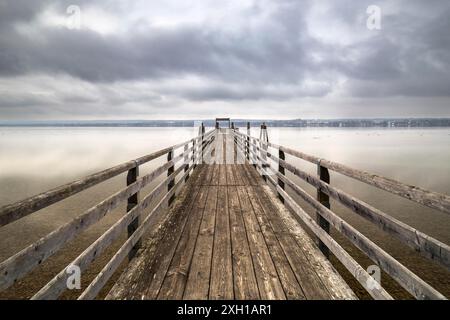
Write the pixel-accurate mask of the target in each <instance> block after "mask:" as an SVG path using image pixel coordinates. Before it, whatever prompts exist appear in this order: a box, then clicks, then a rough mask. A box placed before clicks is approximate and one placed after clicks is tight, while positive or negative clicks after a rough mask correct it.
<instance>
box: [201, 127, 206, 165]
mask: <svg viewBox="0 0 450 320" xmlns="http://www.w3.org/2000/svg"><path fill="white" fill-rule="evenodd" d="M200 130H201V135H202V140H201V144H200V148H201V158H200V159H201V163H203V151H204V150H205V145H204V143H205V141H204V139H205V126H204V125H203V122H202V125H201V127H200Z"/></svg>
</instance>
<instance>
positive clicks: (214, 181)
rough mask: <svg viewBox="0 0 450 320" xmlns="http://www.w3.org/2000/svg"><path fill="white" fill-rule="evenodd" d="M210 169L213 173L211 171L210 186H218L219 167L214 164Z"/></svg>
mask: <svg viewBox="0 0 450 320" xmlns="http://www.w3.org/2000/svg"><path fill="white" fill-rule="evenodd" d="M212 167H213V171H212V176H211V182H210V184H211V185H212V186H218V185H219V165H218V164H214V165H213V166H212Z"/></svg>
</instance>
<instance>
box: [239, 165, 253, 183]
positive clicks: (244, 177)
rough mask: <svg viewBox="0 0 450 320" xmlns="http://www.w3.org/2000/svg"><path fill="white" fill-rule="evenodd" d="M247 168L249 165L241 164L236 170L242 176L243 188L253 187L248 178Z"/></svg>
mask: <svg viewBox="0 0 450 320" xmlns="http://www.w3.org/2000/svg"><path fill="white" fill-rule="evenodd" d="M246 166H248V165H246V164H240V165H238V166H237V167H236V170H237V171H239V175H240V176H241V179H242V185H243V186H249V185H251V182H250V180H249V177H248V175H247V173H246V172H245V170H247V168H246Z"/></svg>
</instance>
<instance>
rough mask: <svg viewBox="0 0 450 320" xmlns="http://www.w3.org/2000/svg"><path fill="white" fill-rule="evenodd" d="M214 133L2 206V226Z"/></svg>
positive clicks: (211, 131)
mask: <svg viewBox="0 0 450 320" xmlns="http://www.w3.org/2000/svg"><path fill="white" fill-rule="evenodd" d="M213 133H214V130H210V131H209V132H208V133H206V134H205V135H199V136H197V137H195V138H192V139H190V140H188V141H185V142H182V143H179V144H176V145H173V146H171V147H168V148H165V149H162V150H159V151H156V152H153V153H151V154H148V155H145V156H143V157H140V158H137V159H134V160H130V161H128V162H125V163H122V164H119V165H117V166H114V167H112V168H109V169H106V170H103V171H100V172H97V173H94V174H91V175H89V176H86V177H84V178H81V179H79V180H76V181H73V182H70V183H68V184H65V185H63V186H60V187H57V188H54V189H52V190H49V191H46V192H43V193H40V194H38V195H35V196H32V197H30V198H28V199H25V200H22V201H18V202H16V203H13V204H9V205H6V206H3V207H1V208H0V227H1V226H4V225H7V224H10V223H12V222H14V221H16V220H19V219H21V218H23V217H25V216H27V215H29V214H31V213H33V212H36V211H38V210H41V209H44V208H46V207H48V206H50V205H52V204H54V203H56V202H59V201H61V200H64V199H66V198H68V197H70V196H72V195H74V194H77V193H79V192H81V191H83V190H86V189H88V188H90V187H92V186H95V185H97V184H99V183H101V182H104V181H106V180H109V179H111V178H113V177H115V176H118V175H119V174H121V173H124V172H126V171H129V170H131V169H133V168H136V167H138V166H140V165H143V164H145V163H147V162H150V161H152V160H154V159H156V158H159V157H161V156H163V155H165V154H168V153H169V152H170V151H173V150H176V149H179V148H181V147H184V145H186V144H189V143H195V142H196V141H199V140H201V139H202V137H203V139H208V138H209V137H210V136H211V135H212V134H213Z"/></svg>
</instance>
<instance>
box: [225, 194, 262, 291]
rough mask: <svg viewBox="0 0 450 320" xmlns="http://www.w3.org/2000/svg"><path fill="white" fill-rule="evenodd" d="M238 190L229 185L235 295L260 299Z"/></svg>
mask: <svg viewBox="0 0 450 320" xmlns="http://www.w3.org/2000/svg"><path fill="white" fill-rule="evenodd" d="M237 192H238V191H237V188H236V187H228V208H229V211H230V228H231V247H232V258H233V268H232V269H233V282H234V297H235V299H237V300H246V299H259V298H260V296H259V290H258V284H257V282H256V276H255V269H254V267H253V261H252V257H251V253H250V247H249V245H248V240H247V234H246V230H245V225H244V219H243V217H242V211H241V205H240V203H239V196H238V194H237Z"/></svg>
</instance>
